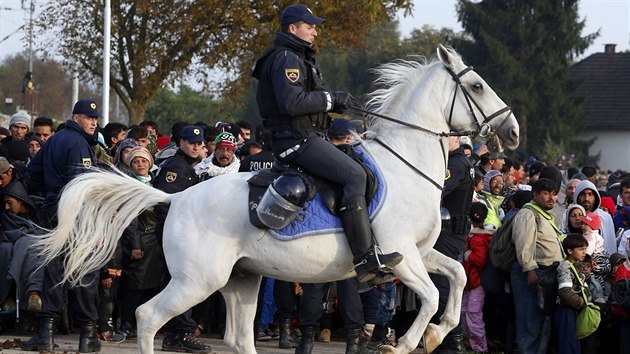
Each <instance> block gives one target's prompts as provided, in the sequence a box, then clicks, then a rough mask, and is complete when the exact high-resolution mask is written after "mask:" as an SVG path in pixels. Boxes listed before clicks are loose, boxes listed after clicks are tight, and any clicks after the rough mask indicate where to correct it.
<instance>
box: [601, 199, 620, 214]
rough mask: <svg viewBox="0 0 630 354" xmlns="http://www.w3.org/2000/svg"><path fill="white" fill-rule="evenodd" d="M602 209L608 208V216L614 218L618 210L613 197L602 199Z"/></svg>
mask: <svg viewBox="0 0 630 354" xmlns="http://www.w3.org/2000/svg"><path fill="white" fill-rule="evenodd" d="M600 207H606V209H608V214H610V216H614V215H615V211H616V210H617V209H616V208H615V202H614V201H613V199H612V197H602V201H601V204H600Z"/></svg>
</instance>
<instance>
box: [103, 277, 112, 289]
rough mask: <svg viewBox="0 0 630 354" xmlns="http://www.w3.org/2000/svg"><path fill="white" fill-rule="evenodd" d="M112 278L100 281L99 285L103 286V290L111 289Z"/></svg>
mask: <svg viewBox="0 0 630 354" xmlns="http://www.w3.org/2000/svg"><path fill="white" fill-rule="evenodd" d="M112 282H113V281H112V278H107V279H103V280H101V283H102V284H103V288H105V289H109V288H111V287H112Z"/></svg>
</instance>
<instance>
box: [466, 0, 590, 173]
mask: <svg viewBox="0 0 630 354" xmlns="http://www.w3.org/2000/svg"><path fill="white" fill-rule="evenodd" d="M457 11H458V15H459V20H460V21H461V22H462V25H463V27H464V29H465V30H466V31H467V32H468V34H469V35H470V36H471V37H472V40H471V41H465V40H464V41H461V42H460V43H458V49H459V50H460V52H461V53H462V55H463V56H464V58H465V59H466V60H467V62H468V63H469V64H471V65H473V66H475V69H476V70H477V71H478V72H479V73H480V74H481V75H482V76H483V77H484V78H486V80H488V81H489V82H490V83H491V85H493V87H494V88H495V90H496V91H497V93H498V94H499V95H500V96H501V97H503V98H504V100H505V101H506V102H508V104H510V105H511V106H512V108H513V110H514V113H515V114H516V117H517V119H518V121H519V124H520V126H521V148H523V149H525V150H527V151H528V152H529V153H534V154H537V155H539V156H544V157H545V158H546V159H548V161H555V159H556V158H557V156H558V154H559V153H567V152H569V149H570V147H571V146H572V142H573V140H574V139H575V137H576V135H577V133H578V129H579V127H580V126H581V124H580V123H581V121H582V119H583V117H584V112H583V111H582V109H581V100H580V99H578V98H576V96H575V95H574V93H575V85H574V84H573V83H572V82H571V81H570V80H569V78H568V69H569V66H570V65H571V64H572V61H573V59H574V58H575V57H576V56H578V55H580V54H582V53H583V52H584V51H585V50H586V48H587V47H588V46H589V45H590V44H591V43H592V42H593V40H594V39H595V38H596V37H597V36H598V33H594V34H589V35H586V36H584V37H581V32H582V30H583V29H584V20H580V19H579V16H578V1H577V0H567V1H548V0H532V1H521V0H483V1H480V2H471V1H468V0H460V1H459V3H458V10H457Z"/></svg>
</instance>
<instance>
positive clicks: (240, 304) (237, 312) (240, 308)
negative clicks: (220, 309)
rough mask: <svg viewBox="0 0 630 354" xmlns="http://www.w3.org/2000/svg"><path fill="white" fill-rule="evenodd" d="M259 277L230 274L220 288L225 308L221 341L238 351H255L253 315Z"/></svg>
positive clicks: (255, 275) (256, 300) (260, 277)
mask: <svg viewBox="0 0 630 354" xmlns="http://www.w3.org/2000/svg"><path fill="white" fill-rule="evenodd" d="M261 279H262V276H260V275H257V274H245V275H241V274H232V276H231V277H230V280H229V281H228V283H227V284H226V285H225V287H223V289H221V293H222V294H223V297H224V298H225V306H226V309H227V317H226V321H225V322H226V324H225V336H224V337H223V341H224V342H225V343H226V344H227V345H229V346H230V347H232V348H234V349H235V350H236V351H237V352H238V353H252V354H253V353H256V347H255V346H254V317H255V316H256V305H257V302H258V290H259V287H260V280H261ZM237 339H238V341H237Z"/></svg>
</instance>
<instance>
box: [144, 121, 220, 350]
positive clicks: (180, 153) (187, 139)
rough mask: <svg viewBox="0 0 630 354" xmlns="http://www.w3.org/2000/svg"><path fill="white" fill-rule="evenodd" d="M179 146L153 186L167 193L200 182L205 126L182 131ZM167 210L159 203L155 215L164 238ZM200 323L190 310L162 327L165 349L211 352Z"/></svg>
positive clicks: (166, 161)
mask: <svg viewBox="0 0 630 354" xmlns="http://www.w3.org/2000/svg"><path fill="white" fill-rule="evenodd" d="M176 143H178V146H179V148H178V149H177V152H175V155H173V156H171V157H169V158H168V159H166V160H165V161H164V162H163V163H162V166H161V168H160V172H159V173H158V175H157V176H156V177H155V182H154V184H153V185H154V187H155V188H157V189H160V190H162V191H164V192H166V193H177V192H181V191H183V190H185V189H187V188H188V187H192V186H194V185H195V184H197V183H199V181H200V180H199V177H198V176H197V173H195V169H194V168H193V167H194V166H195V165H196V164H197V163H199V161H200V160H201V153H202V149H203V147H204V146H203V143H204V139H203V128H201V127H198V126H193V125H189V126H187V127H184V129H183V130H182V132H181V135H180V140H179V142H176ZM167 213H168V206H165V205H158V206H156V207H155V214H156V217H157V219H158V223H157V225H156V230H155V231H156V235H157V236H158V238H159V239H160V240H161V239H162V236H163V231H164V221H165V220H166V215H167ZM170 279H171V277H170V275H169V274H166V276H165V279H164V286H166V285H167V284H168V282H169V281H170ZM196 328H197V324H196V323H195V321H194V320H193V319H192V317H191V310H190V309H188V310H187V311H186V312H184V313H183V314H181V315H178V316H176V317H174V318H173V319H171V320H170V321H168V323H166V324H165V325H164V327H163V329H164V339H163V340H162V350H167V351H177V352H187V353H209V352H210V351H211V348H210V346H208V345H206V344H204V343H202V342H201V341H199V340H198V339H197V338H196V337H195V335H194V333H195V329H196Z"/></svg>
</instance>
